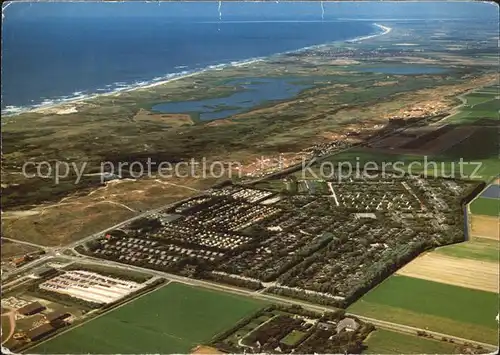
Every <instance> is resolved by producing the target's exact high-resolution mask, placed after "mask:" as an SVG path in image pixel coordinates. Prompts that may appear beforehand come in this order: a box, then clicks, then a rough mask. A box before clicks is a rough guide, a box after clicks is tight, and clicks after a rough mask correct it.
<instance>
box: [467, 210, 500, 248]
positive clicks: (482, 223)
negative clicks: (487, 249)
mask: <svg viewBox="0 0 500 355" xmlns="http://www.w3.org/2000/svg"><path fill="white" fill-rule="evenodd" d="M470 226H471V227H470V228H471V229H470V230H471V234H472V236H473V237H474V238H475V239H477V238H482V239H493V240H496V241H497V242H498V240H499V239H500V233H499V230H500V218H499V217H491V216H481V215H475V214H473V215H471V216H470Z"/></svg>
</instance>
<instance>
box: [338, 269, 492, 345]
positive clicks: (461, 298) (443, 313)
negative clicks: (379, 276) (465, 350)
mask: <svg viewBox="0 0 500 355" xmlns="http://www.w3.org/2000/svg"><path fill="white" fill-rule="evenodd" d="M348 311H350V312H353V313H356V314H360V315H364V316H367V317H373V318H377V319H382V320H386V321H389V322H394V323H399V324H406V325H410V326H414V327H418V328H421V329H428V330H432V331H436V332H440V333H444V334H451V335H455V336H458V337H462V338H466V339H472V340H477V341H481V342H485V343H490V344H496V343H497V340H498V324H497V322H496V320H495V317H496V315H497V312H498V294H497V293H494V292H485V291H479V290H472V289H467V288H464V287H458V286H453V285H446V284H442V283H438V282H433V281H427V280H422V279H417V278H413V277H407V276H400V275H395V276H392V277H390V278H389V279H387V280H386V281H384V282H383V283H382V284H380V285H379V286H378V287H376V288H375V289H373V290H372V291H370V292H368V293H367V294H366V295H365V296H364V297H362V298H361V300H359V301H358V302H356V303H354V304H353V305H352V306H350V307H349V308H348Z"/></svg>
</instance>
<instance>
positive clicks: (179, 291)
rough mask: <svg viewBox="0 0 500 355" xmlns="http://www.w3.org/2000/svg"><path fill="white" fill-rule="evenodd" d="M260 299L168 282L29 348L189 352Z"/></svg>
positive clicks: (46, 351)
mask: <svg viewBox="0 0 500 355" xmlns="http://www.w3.org/2000/svg"><path fill="white" fill-rule="evenodd" d="M264 305H265V303H263V302H261V301H257V300H253V299H247V298H244V297H240V296H235V295H231V294H225V293H221V292H217V291H212V290H206V289H200V288H195V287H191V286H187V285H183V284H178V283H171V284H169V285H167V286H165V287H163V288H161V289H159V290H157V291H155V292H153V293H150V294H148V295H146V296H144V297H141V298H139V299H137V300H136V301H133V302H131V303H128V304H126V305H125V306H123V307H120V308H118V309H116V310H113V311H111V312H110V313H107V314H105V315H103V316H102V317H99V318H97V319H95V320H93V321H90V322H88V323H85V324H84V325H82V326H81V327H78V328H75V329H74V330H71V331H69V332H67V333H65V334H62V335H61V336H59V337H56V338H54V339H52V340H49V341H47V342H45V343H42V344H40V345H38V346H37V347H35V348H33V349H32V350H30V352H33V353H38V354H61V353H64V354H67V353H73V354H77V353H90V354H95V353H100V354H116V353H122V354H133V353H136V354H137V353H188V352H189V351H190V350H191V349H192V348H193V347H195V346H196V345H198V344H200V343H204V342H207V341H209V340H210V339H211V338H212V337H213V336H215V335H217V334H218V333H220V332H222V331H224V330H225V329H227V328H230V327H231V326H232V325H233V324H235V323H236V322H237V321H239V320H240V319H242V318H244V317H246V316H248V315H250V314H252V313H253V312H255V311H256V310H258V309H259V308H260V307H262V306H264Z"/></svg>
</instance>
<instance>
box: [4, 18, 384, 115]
mask: <svg viewBox="0 0 500 355" xmlns="http://www.w3.org/2000/svg"><path fill="white" fill-rule="evenodd" d="M373 26H374V27H376V28H378V29H380V30H382V32H379V33H374V34H371V35H367V36H361V37H356V38H353V39H347V40H339V41H334V42H328V43H323V44H318V45H313V46H307V47H302V48H299V49H294V50H290V51H285V52H279V53H274V54H272V55H270V56H266V57H254V58H250V59H243V60H239V61H232V62H229V63H221V64H215V65H209V66H207V67H205V68H202V69H193V70H184V71H181V72H177V73H169V74H167V75H165V76H162V77H157V78H153V79H152V80H149V81H140V82H136V83H133V84H128V85H124V86H121V87H117V88H114V89H112V90H110V91H108V92H93V93H89V94H83V93H82V92H74V93H73V95H75V96H70V95H66V96H62V97H61V98H59V99H49V100H44V101H42V102H41V103H39V104H36V105H33V106H25V107H16V106H10V105H7V106H6V107H5V108H4V109H2V112H1V115H2V118H10V117H15V116H17V115H20V114H24V113H52V114H58V115H65V114H70V113H76V112H78V110H77V107H76V106H77V105H78V104H80V103H83V102H86V101H88V100H92V99H95V98H98V97H106V96H114V95H120V94H121V93H123V92H131V91H136V90H144V89H150V88H153V87H156V86H161V85H165V84H168V83H171V82H174V81H176V80H180V79H184V78H188V77H192V76H196V75H199V74H202V73H205V72H207V71H211V70H222V69H224V68H227V67H242V66H245V65H250V64H253V63H257V62H262V61H265V60H268V59H270V58H274V57H276V56H280V55H284V54H291V53H300V52H304V51H307V50H311V49H315V48H322V47H325V46H328V45H331V44H333V43H339V42H344V43H357V42H360V41H363V40H366V39H370V38H374V37H378V36H383V35H385V34H388V33H389V32H391V30H392V28H390V27H387V26H383V25H380V24H377V23H373ZM114 84H115V85H116V84H122V83H119V82H118V83H114ZM123 84H125V83H123ZM111 86H112V84H111V85H106V87H111ZM102 90H105V89H97V90H96V91H102ZM75 105H76V106H75Z"/></svg>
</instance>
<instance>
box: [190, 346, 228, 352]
mask: <svg viewBox="0 0 500 355" xmlns="http://www.w3.org/2000/svg"><path fill="white" fill-rule="evenodd" d="M191 354H224V353H223V352H222V351H220V350H217V349H216V348H212V347H211V346H205V345H198V346H197V347H196V348H194V349H193V350H191Z"/></svg>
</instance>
